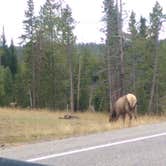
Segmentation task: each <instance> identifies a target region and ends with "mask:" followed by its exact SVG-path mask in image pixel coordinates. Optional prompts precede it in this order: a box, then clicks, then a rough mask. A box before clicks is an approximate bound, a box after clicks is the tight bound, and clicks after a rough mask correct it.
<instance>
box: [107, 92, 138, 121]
mask: <svg viewBox="0 0 166 166" xmlns="http://www.w3.org/2000/svg"><path fill="white" fill-rule="evenodd" d="M136 113H137V98H136V96H135V95H133V94H131V93H129V94H127V95H124V96H122V97H120V98H119V99H118V100H117V101H116V102H115V103H114V105H113V109H112V111H111V113H110V116H109V121H110V122H113V121H117V120H118V119H119V117H120V116H122V118H123V124H124V123H125V118H126V114H127V115H128V116H129V120H130V121H129V123H131V120H132V116H133V115H134V117H135V119H136Z"/></svg>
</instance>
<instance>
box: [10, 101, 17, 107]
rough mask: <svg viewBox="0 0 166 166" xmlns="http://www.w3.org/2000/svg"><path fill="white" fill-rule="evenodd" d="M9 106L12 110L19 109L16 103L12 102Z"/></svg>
mask: <svg viewBox="0 0 166 166" xmlns="http://www.w3.org/2000/svg"><path fill="white" fill-rule="evenodd" d="M9 106H10V107H11V108H16V107H17V103H16V102H11V103H9Z"/></svg>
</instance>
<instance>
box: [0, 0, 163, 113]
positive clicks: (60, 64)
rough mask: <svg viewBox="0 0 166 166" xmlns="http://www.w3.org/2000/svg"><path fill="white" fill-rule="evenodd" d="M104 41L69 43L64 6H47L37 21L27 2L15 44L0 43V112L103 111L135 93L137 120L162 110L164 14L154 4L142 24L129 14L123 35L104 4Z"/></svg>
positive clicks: (116, 15)
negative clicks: (14, 106) (6, 109)
mask: <svg viewBox="0 0 166 166" xmlns="http://www.w3.org/2000/svg"><path fill="white" fill-rule="evenodd" d="M103 4H104V9H103V13H104V17H103V19H102V21H103V22H104V27H103V29H102V31H103V33H104V34H105V36H106V38H105V42H104V43H101V44H97V43H76V36H75V35H74V33H73V30H74V28H75V26H76V22H75V20H74V19H73V18H72V10H71V8H70V7H69V6H68V5H67V4H66V3H63V2H62V1H56V2H54V1H51V0H46V2H45V4H44V5H43V6H41V9H40V11H39V13H38V15H37V16H36V15H35V14H34V13H35V12H34V2H33V0H27V8H26V10H25V18H24V20H23V26H24V33H23V34H21V36H20V46H15V45H14V42H13V41H12V40H11V44H10V45H9V46H8V45H7V41H6V37H5V27H3V31H2V34H1V38H0V106H2V107H5V106H9V105H10V103H11V102H16V103H17V104H18V106H19V107H22V108H27V107H28V108H29V107H30V108H48V109H50V110H53V111H56V110H65V109H66V108H69V109H70V110H71V111H72V112H73V111H86V110H92V111H110V109H111V107H112V104H113V103H114V102H115V100H116V99H117V98H118V97H120V96H121V95H123V94H126V93H134V94H135V95H136V96H137V98H138V112H139V113H140V114H147V113H151V114H160V113H163V112H164V110H166V83H165V82H166V68H165V66H166V39H165V40H164V39H162V40H161V39H160V38H159V34H160V32H161V30H162V27H163V24H164V22H166V14H164V13H163V9H162V6H160V4H159V3H158V2H156V4H155V5H154V7H153V8H152V10H151V12H150V13H149V18H145V17H144V16H141V17H140V19H139V21H137V19H136V16H137V13H135V12H134V11H132V12H131V13H130V18H129V22H128V32H124V31H123V11H122V10H123V5H122V1H118V0H116V1H115V0H103Z"/></svg>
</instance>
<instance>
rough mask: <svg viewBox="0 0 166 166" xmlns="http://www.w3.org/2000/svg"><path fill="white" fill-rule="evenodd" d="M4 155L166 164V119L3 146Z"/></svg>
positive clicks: (57, 165)
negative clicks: (44, 140) (62, 138)
mask: <svg viewBox="0 0 166 166" xmlns="http://www.w3.org/2000/svg"><path fill="white" fill-rule="evenodd" d="M0 157H3V158H9V159H14V160H19V161H20V160H22V161H27V162H28V163H29V164H30V163H31V162H33V163H40V164H43V165H53V166H140V165H141V166H166V122H164V123H160V124H153V125H145V126H138V127H132V128H125V129H120V130H116V131H115V130H114V131H111V132H104V133H98V134H92V135H87V136H80V137H73V138H69V139H64V140H57V141H49V142H41V143H35V144H28V145H22V146H18V147H12V148H7V149H3V148H1V149H0ZM0 165H1V163H0Z"/></svg>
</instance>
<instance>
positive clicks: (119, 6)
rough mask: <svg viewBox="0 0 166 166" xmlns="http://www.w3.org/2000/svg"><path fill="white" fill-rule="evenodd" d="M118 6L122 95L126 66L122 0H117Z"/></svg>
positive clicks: (123, 92) (122, 93) (122, 92)
mask: <svg viewBox="0 0 166 166" xmlns="http://www.w3.org/2000/svg"><path fill="white" fill-rule="evenodd" d="M116 8H117V23H118V36H119V56H120V86H121V95H124V94H125V84H124V82H125V68H124V51H123V32H122V0H120V4H119V2H118V0H117V1H116Z"/></svg>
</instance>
